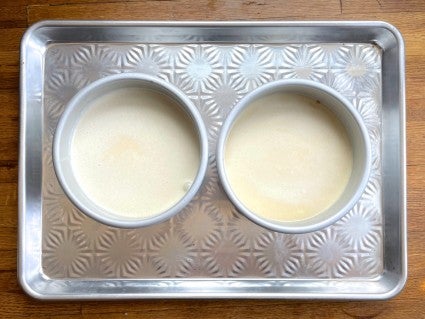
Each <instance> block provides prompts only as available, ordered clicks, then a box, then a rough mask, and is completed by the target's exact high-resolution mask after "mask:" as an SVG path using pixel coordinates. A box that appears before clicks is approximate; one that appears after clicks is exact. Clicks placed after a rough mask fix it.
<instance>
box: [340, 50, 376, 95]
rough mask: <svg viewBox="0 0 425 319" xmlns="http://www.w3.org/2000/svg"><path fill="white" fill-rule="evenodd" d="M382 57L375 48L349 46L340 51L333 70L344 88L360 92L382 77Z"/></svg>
mask: <svg viewBox="0 0 425 319" xmlns="http://www.w3.org/2000/svg"><path fill="white" fill-rule="evenodd" d="M380 66H381V61H380V55H379V52H378V49H377V48H376V47H375V46H371V45H367V46H362V45H349V46H342V47H341V48H340V49H339V50H338V54H337V55H336V58H335V63H334V65H333V67H332V69H334V70H335V72H336V78H337V79H338V81H339V82H340V83H341V85H343V86H347V87H349V88H351V89H354V90H355V91H357V92H359V91H362V90H363V87H364V86H365V85H371V84H373V82H374V81H376V79H377V78H379V76H380Z"/></svg>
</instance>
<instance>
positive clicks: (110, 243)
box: [96, 228, 142, 278]
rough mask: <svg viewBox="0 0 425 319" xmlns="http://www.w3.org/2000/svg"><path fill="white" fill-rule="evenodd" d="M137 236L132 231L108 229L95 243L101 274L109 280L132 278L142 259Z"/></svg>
mask: <svg viewBox="0 0 425 319" xmlns="http://www.w3.org/2000/svg"><path fill="white" fill-rule="evenodd" d="M138 237H139V236H138V234H137V232H136V231H134V230H123V229H118V228H108V229H107V230H106V231H105V232H104V233H103V234H102V235H100V236H99V237H98V239H97V241H96V252H97V254H98V256H99V258H100V261H101V265H102V272H103V273H104V274H105V275H106V276H107V277H109V278H116V277H132V275H133V274H134V273H135V272H136V271H137V270H138V266H139V262H138V260H139V259H140V258H142V254H141V245H140V240H139V238H138Z"/></svg>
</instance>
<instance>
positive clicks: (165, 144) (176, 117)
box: [71, 88, 200, 218]
mask: <svg viewBox="0 0 425 319" xmlns="http://www.w3.org/2000/svg"><path fill="white" fill-rule="evenodd" d="M88 107H89V109H88V111H87V112H86V113H85V114H84V115H83V116H82V118H81V120H80V122H79V123H78V125H77V127H76V130H75V134H74V138H73V142H72V149H71V157H72V166H73V170H74V172H75V175H76V177H77V180H78V182H79V183H80V186H81V187H82V189H83V190H84V191H85V193H86V194H87V196H88V197H89V198H91V199H92V200H93V202H95V203H96V204H97V205H99V206H101V207H104V208H105V209H107V210H108V211H110V212H112V213H114V214H116V215H119V216H122V217H137V218H144V217H149V216H153V215H156V214H158V213H161V212H162V211H164V210H166V209H168V208H170V207H171V206H172V205H173V204H175V203H176V202H177V201H179V200H180V199H181V198H182V197H183V196H184V195H185V193H186V192H187V190H188V188H189V187H190V184H191V183H192V181H193V180H194V179H195V176H196V173H197V169H198V166H199V162H200V147H199V141H198V137H197V134H196V131H195V130H194V128H193V123H192V122H191V120H190V119H189V117H188V116H187V115H186V113H185V112H184V111H183V110H181V109H180V108H179V106H178V105H176V104H175V102H174V101H172V100H171V99H170V98H168V97H166V96H164V95H162V94H159V93H157V92H154V91H150V90H145V89H140V88H122V89H118V90H114V91H111V92H109V93H107V94H105V95H104V96H102V97H100V98H97V99H96V100H94V101H93V102H92V103H91V104H90V105H89V106H88Z"/></svg>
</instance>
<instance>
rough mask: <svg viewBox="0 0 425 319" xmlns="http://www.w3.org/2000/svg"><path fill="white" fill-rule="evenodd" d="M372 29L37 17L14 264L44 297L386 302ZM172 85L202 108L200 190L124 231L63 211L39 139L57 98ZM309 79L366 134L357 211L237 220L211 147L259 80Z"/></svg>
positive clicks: (381, 89)
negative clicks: (269, 221) (148, 79)
mask: <svg viewBox="0 0 425 319" xmlns="http://www.w3.org/2000/svg"><path fill="white" fill-rule="evenodd" d="M403 50H404V49H403V43H402V39H401V37H400V35H399V33H398V32H397V30H395V29H394V28H393V27H392V26H390V25H388V24H385V23H380V22H350V23H347V22H345V23H344V22H334V23H331V22H323V23H313V22H311V23H309V22H304V23H278V22H261V23H230V22H228V23H219V22H216V23H213V22H211V23H196V22H193V23H180V22H174V23H173V22H170V23H165V22H162V23H161V22H149V23H147V22H145V23H141V22H87V21H80V22H79V21H63V22H58V21H55V22H53V21H52V22H42V23H39V24H37V25H35V26H33V27H32V28H31V29H29V30H28V31H27V33H26V35H25V36H24V39H23V41H22V66H21V71H22V73H21V102H22V103H21V158H20V160H21V162H20V252H19V257H20V269H19V276H20V280H21V283H22V285H23V287H24V289H25V290H26V291H27V292H28V293H29V294H31V295H33V296H35V297H37V298H42V299H75V298H77V299H82V298H92V299H103V298H160V297H169V298H183V297H187V298H206V297H217V298H227V297H232V298H234V297H243V298H318V299H319V298H320V299H322V298H333V299H339V298H344V299H347V298H351V299H383V298H388V297H391V296H393V295H394V294H396V293H397V292H398V291H399V290H400V289H401V288H402V287H403V285H404V281H405V279H406V264H407V263H406V230H405V218H406V211H405V189H404V188H405V183H404V179H405V172H404V169H405V168H404V167H405V160H404V152H405V151H404V139H405V137H404V52H403ZM121 72H141V73H147V74H150V75H153V76H157V77H159V78H161V79H164V80H166V81H168V82H170V83H173V84H174V85H176V86H177V87H179V88H180V89H181V90H182V91H183V92H184V93H185V94H186V95H187V96H188V97H189V98H191V99H192V101H193V102H194V104H195V105H196V107H197V108H198V109H199V110H200V112H201V114H202V117H203V119H204V121H205V123H206V125H207V129H208V134H209V147H210V161H209V168H208V173H207V178H206V180H205V183H204V186H203V188H202V189H201V191H200V193H199V194H198V196H197V197H196V198H195V199H194V200H193V201H192V202H191V203H190V204H189V205H188V206H187V207H186V208H185V209H184V210H183V211H182V212H181V213H179V214H177V215H176V216H175V217H173V218H172V219H170V220H169V221H166V222H164V223H161V224H159V225H154V226H151V227H145V228H140V229H136V230H126V229H118V228H113V227H108V226H105V225H102V224H100V223H98V222H96V221H94V220H92V219H90V218H89V217H87V216H85V215H84V214H82V213H81V212H79V211H78V209H76V208H75V207H74V206H73V205H72V204H71V202H70V201H69V200H68V199H67V197H66V196H65V195H64V193H63V191H62V189H61V187H60V186H59V184H58V181H57V179H56V176H55V173H54V170H53V165H52V158H51V151H52V150H51V148H52V138H53V134H54V130H55V127H56V124H57V122H58V119H59V117H60V115H61V113H62V112H63V110H64V107H65V105H66V103H67V102H68V101H69V99H70V98H71V97H72V96H73V95H74V94H75V93H76V92H78V90H79V89H81V88H83V87H84V86H85V85H87V84H89V83H91V82H93V81H95V80H97V79H99V78H102V77H104V76H107V75H110V74H116V73H121ZM285 78H303V79H311V80H313V81H318V82H321V83H324V84H326V85H329V86H331V87H333V88H334V89H336V90H337V91H339V92H340V93H342V94H343V95H344V96H345V97H346V98H348V99H349V100H350V101H351V102H352V103H353V105H354V106H355V107H356V108H357V110H358V111H359V112H360V114H361V115H362V118H363V120H364V123H365V125H366V127H367V129H368V132H369V136H370V138H371V143H372V156H373V158H372V162H373V167H372V174H371V177H370V180H369V183H368V186H367V188H366V190H365V192H364V194H363V196H362V198H361V200H360V201H359V202H358V203H357V205H356V206H355V207H354V208H353V210H351V211H350V212H349V213H348V214H347V215H346V216H345V217H343V218H342V219H341V220H339V221H338V222H337V223H335V224H334V225H332V226H330V227H328V228H325V229H323V230H321V231H317V232H313V233H308V234H302V235H288V234H282V233H276V232H271V231H269V230H266V229H264V228H261V227H259V226H257V225H255V224H253V223H252V222H250V221H249V220H247V219H246V218H245V217H243V216H242V215H241V214H240V213H238V212H237V211H236V210H235V208H234V207H233V206H232V204H231V203H230V201H229V200H228V199H227V197H226V196H225V194H224V192H223V191H222V189H221V187H220V185H219V181H218V175H217V170H216V166H215V154H214V152H215V143H216V139H217V137H218V133H219V131H220V127H221V124H222V122H223V120H224V119H225V117H226V114H227V113H228V112H229V110H230V109H231V108H232V106H233V105H235V103H236V102H237V101H238V100H239V99H240V98H242V97H243V96H244V95H245V94H246V93H248V92H250V91H252V90H253V89H255V88H256V87H259V86H261V85H262V84H264V83H267V82H270V81H274V80H278V79H285Z"/></svg>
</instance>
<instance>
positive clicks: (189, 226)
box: [175, 202, 223, 245]
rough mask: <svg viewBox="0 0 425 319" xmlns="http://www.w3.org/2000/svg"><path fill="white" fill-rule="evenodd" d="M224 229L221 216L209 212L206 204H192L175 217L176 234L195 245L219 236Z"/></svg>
mask: <svg viewBox="0 0 425 319" xmlns="http://www.w3.org/2000/svg"><path fill="white" fill-rule="evenodd" d="M195 225H196V226H195ZM222 227H223V221H222V220H221V218H220V216H219V215H218V214H217V213H216V212H214V211H211V210H209V209H208V206H207V205H206V203H204V202H194V203H192V204H191V205H189V206H188V207H186V208H185V209H184V210H183V211H182V212H181V213H179V214H178V215H177V216H176V217H175V229H176V232H177V233H178V234H179V236H180V237H182V238H188V239H189V240H190V241H191V242H193V243H195V245H200V244H201V243H202V242H203V241H205V240H208V237H210V236H217V235H219V233H220V232H221V229H222Z"/></svg>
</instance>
